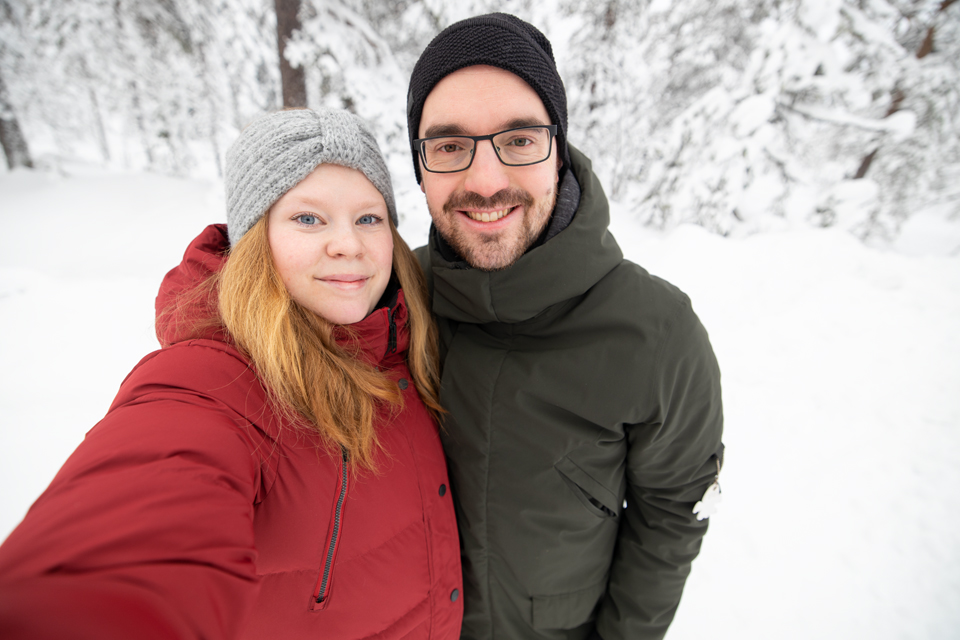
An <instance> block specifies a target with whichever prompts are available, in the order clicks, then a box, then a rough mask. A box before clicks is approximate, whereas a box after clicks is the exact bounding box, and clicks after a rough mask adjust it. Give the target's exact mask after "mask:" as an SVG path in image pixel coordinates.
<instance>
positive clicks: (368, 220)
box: [357, 213, 383, 224]
mask: <svg viewBox="0 0 960 640" xmlns="http://www.w3.org/2000/svg"><path fill="white" fill-rule="evenodd" d="M378 222H383V218H381V217H380V216H375V215H373V214H372V213H368V214H367V215H365V216H361V217H360V219H359V220H357V224H377V223H378Z"/></svg>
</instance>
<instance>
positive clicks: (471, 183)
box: [463, 140, 510, 198]
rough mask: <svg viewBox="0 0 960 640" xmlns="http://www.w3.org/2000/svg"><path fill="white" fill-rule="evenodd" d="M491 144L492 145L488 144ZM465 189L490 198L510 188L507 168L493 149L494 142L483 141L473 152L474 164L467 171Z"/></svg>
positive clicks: (478, 143)
mask: <svg viewBox="0 0 960 640" xmlns="http://www.w3.org/2000/svg"><path fill="white" fill-rule="evenodd" d="M487 142H489V143H490V144H486V143H487ZM466 174H467V175H466V179H465V181H464V185H463V186H464V188H465V189H466V190H467V191H472V192H474V193H477V194H479V195H481V196H483V197H484V198H489V197H490V196H492V195H493V194H495V193H497V192H498V191H502V190H503V189H506V188H507V187H508V186H510V178H509V176H507V167H506V166H505V165H504V164H503V163H502V162H500V158H498V157H497V152H496V151H494V149H493V140H481V141H479V142H477V146H476V148H475V149H474V152H473V163H472V164H471V165H470V168H469V169H467V171H466Z"/></svg>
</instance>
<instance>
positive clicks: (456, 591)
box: [450, 589, 460, 602]
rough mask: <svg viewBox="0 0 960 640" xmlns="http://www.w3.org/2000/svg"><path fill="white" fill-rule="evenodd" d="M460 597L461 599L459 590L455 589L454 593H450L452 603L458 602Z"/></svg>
mask: <svg viewBox="0 0 960 640" xmlns="http://www.w3.org/2000/svg"><path fill="white" fill-rule="evenodd" d="M459 597H460V590H459V589H454V590H453V591H451V592H450V602H456V601H457V598H459Z"/></svg>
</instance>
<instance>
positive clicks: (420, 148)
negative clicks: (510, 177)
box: [413, 124, 557, 173]
mask: <svg viewBox="0 0 960 640" xmlns="http://www.w3.org/2000/svg"><path fill="white" fill-rule="evenodd" d="M524 129H546V130H547V132H548V133H549V134H550V140H549V141H547V157H546V158H544V159H543V160H537V161H536V162H524V163H523V164H510V163H509V162H506V161H505V160H504V159H503V157H502V156H501V155H500V150H499V149H497V145H495V144H493V139H494V138H496V137H497V136H499V135H501V134H504V133H510V132H511V131H523V130H524ZM556 137H557V125H555V124H531V125H527V126H525V127H514V128H513V129H504V130H503V131H497V132H496V133H491V134H488V135H485V136H465V135H459V134H450V135H445V136H431V137H429V138H416V139H415V140H414V141H413V143H414V144H415V145H416V149H417V155H419V156H420V160H422V161H423V169H424V170H425V171H429V172H430V173H460V172H461V171H466V170H467V169H469V168H470V167H471V166H473V160H474V158H476V157H477V153H476V152H477V143H478V142H480V141H481V140H489V141H490V146H491V147H493V152H494V153H495V154H497V160H499V161H500V164H502V165H504V166H506V167H529V166H531V165H534V164H540V163H541V162H546V161H547V160H549V159H550V156H551V155H553V140H554V138H556ZM441 138H466V139H468V140H473V149H471V150H470V162H468V163H467V166H465V167H464V168H463V169H454V170H453V171H436V170H435V169H431V168H430V167H428V166H427V153H426V151H425V150H424V147H425V143H427V142H429V141H431V140H439V139H441Z"/></svg>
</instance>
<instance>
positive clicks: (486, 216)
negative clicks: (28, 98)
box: [464, 207, 513, 222]
mask: <svg viewBox="0 0 960 640" xmlns="http://www.w3.org/2000/svg"><path fill="white" fill-rule="evenodd" d="M511 209H513V207H509V208H507V209H501V210H500V211H484V212H482V213H481V212H479V211H465V212H464V213H466V214H467V215H468V216H470V219H471V220H476V221H477V222H496V221H497V220H499V219H500V218H502V217H503V216H505V215H507V214H508V213H510V210H511Z"/></svg>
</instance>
